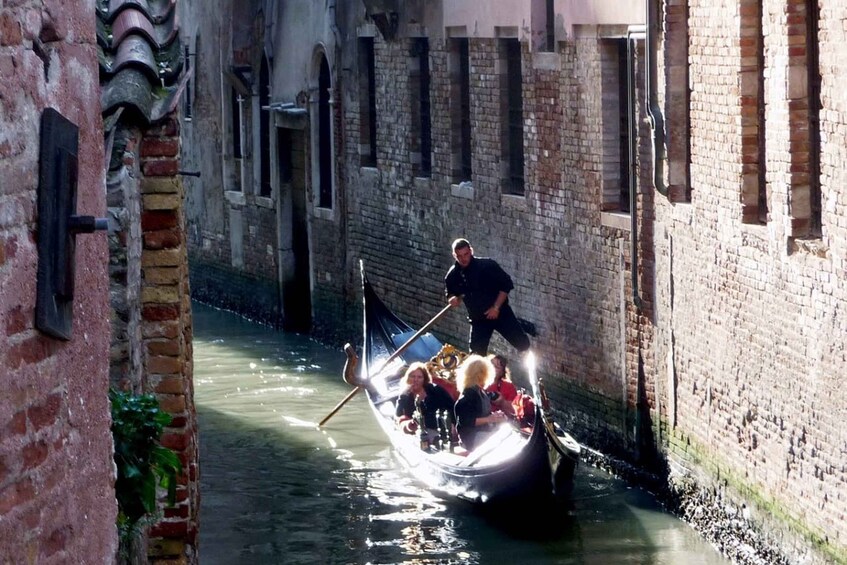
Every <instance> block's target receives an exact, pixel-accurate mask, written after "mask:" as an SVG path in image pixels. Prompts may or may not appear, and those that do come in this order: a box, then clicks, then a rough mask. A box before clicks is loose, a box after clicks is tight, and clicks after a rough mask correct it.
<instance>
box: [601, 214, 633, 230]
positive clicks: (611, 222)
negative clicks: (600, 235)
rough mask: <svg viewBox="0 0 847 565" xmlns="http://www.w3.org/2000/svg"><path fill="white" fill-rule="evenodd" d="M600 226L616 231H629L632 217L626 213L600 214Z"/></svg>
mask: <svg viewBox="0 0 847 565" xmlns="http://www.w3.org/2000/svg"><path fill="white" fill-rule="evenodd" d="M600 225H601V226H605V227H607V228H614V229H616V230H622V231H630V229H631V228H632V215H631V214H628V213H626V212H600Z"/></svg>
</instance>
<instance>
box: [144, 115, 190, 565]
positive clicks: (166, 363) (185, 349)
mask: <svg viewBox="0 0 847 565" xmlns="http://www.w3.org/2000/svg"><path fill="white" fill-rule="evenodd" d="M179 155H180V142H179V118H178V116H176V115H173V116H171V117H170V118H168V119H166V120H165V121H164V122H163V123H162V124H159V125H157V126H155V127H152V128H149V129H146V130H145V131H144V135H143V137H142V140H141V144H140V148H139V157H140V171H141V176H140V179H139V184H138V189H139V191H140V193H141V239H142V243H143V252H142V255H141V292H140V296H141V337H142V343H141V347H142V348H143V362H144V369H143V374H144V381H145V382H144V386H143V389H144V392H153V393H155V394H156V396H157V397H158V399H159V403H160V405H161V407H162V409H163V410H164V411H166V412H168V413H169V414H171V416H172V417H173V421H172V422H171V425H170V426H169V427H168V428H166V429H165V431H164V433H163V435H162V439H161V442H162V445H164V446H165V447H168V448H170V449H173V450H174V451H176V453H177V454H178V455H179V458H180V461H181V462H182V466H183V472H182V475H181V476H180V477H179V479H178V486H177V504H176V506H175V507H174V508H164V518H163V520H162V521H160V522H159V523H157V524H155V525H154V526H152V527H151V528H150V532H149V533H150V555H151V558H153V561H154V562H158V560H162V562H165V563H169V562H171V561H170V560H171V559H173V558H175V557H182V558H184V559H187V561H188V562H196V560H197V554H196V547H197V528H198V512H199V503H200V499H199V476H198V465H199V461H198V443H197V427H196V422H197V419H196V415H195V410H194V381H193V364H192V358H193V356H192V324H191V298H190V293H189V283H188V254H187V249H186V244H185V213H184V211H183V199H184V192H183V186H182V181H181V179H180V177H179V176H178V175H177V173H178V171H179V166H180V159H179Z"/></svg>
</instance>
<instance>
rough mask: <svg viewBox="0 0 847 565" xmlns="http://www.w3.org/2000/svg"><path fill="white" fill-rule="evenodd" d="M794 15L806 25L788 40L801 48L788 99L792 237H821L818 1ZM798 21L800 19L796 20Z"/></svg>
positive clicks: (794, 28)
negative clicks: (791, 95)
mask: <svg viewBox="0 0 847 565" xmlns="http://www.w3.org/2000/svg"><path fill="white" fill-rule="evenodd" d="M791 9H792V12H794V13H795V14H796V15H797V16H799V15H801V14H802V16H803V17H804V20H805V22H804V23H805V25H803V24H800V25H789V26H788V35H789V38H788V41H789V44H790V45H796V46H797V47H796V48H794V49H791V50H790V51H789V57H788V66H789V69H788V76H789V81H790V82H791V83H792V84H789V87H788V92H789V93H792V94H794V96H793V97H790V98H789V99H788V112H789V118H788V120H789V127H790V129H791V135H790V142H789V153H790V155H791V188H790V192H789V201H788V205H789V209H790V212H791V236H792V237H799V238H809V237H820V235H821V229H822V226H821V186H820V147H821V140H820V123H819V120H820V107H821V101H820V85H821V75H820V66H819V61H818V17H819V13H818V1H817V0H805V2H804V3H803V4H802V5H797V4H792V5H791ZM794 19H795V21H797V20H799V18H796V17H795V18H794Z"/></svg>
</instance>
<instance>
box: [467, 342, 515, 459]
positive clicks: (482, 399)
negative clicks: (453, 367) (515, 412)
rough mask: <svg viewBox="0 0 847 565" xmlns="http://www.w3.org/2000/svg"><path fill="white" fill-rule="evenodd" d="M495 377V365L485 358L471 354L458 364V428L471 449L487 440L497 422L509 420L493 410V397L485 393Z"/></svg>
mask: <svg viewBox="0 0 847 565" xmlns="http://www.w3.org/2000/svg"><path fill="white" fill-rule="evenodd" d="M493 380H494V366H493V365H492V364H491V361H490V360H488V359H486V358H485V357H482V356H480V355H469V356H468V357H467V358H466V359H465V360H464V362H462V364H461V366H459V370H458V375H457V377H456V384H457V386H458V389H459V390H461V391H462V394H461V396H459V400H457V401H456V407H455V412H456V431H458V433H459V438H460V439H461V440H462V443H463V444H464V446H465V448H467V449H468V450H469V451H470V450H472V449H473V448H474V447H476V446H477V445H479V444H480V443H481V442H482V441H484V440H485V437H486V436H487V435H488V434H489V433H490V432H493V431H494V427H495V425H496V424H499V423H500V422H504V421H506V415H505V414H504V413H502V412H492V410H491V404H492V399H491V397H490V396H489V395H488V394H487V393H486V392H485V387H486V386H488V385H489V384H491V382H492V381H493ZM495 402H496V400H495Z"/></svg>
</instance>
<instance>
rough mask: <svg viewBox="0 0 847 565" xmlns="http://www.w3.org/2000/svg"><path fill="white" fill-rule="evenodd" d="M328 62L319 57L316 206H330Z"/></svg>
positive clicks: (330, 154)
mask: <svg viewBox="0 0 847 565" xmlns="http://www.w3.org/2000/svg"><path fill="white" fill-rule="evenodd" d="M331 88H332V84H331V80H330V76H329V63H327V61H326V57H321V69H320V76H319V78H318V92H319V94H318V122H319V123H318V135H319V140H318V165H319V171H320V182H319V185H318V186H319V194H318V207H320V208H332V112H330V100H329V99H330V89H331Z"/></svg>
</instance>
